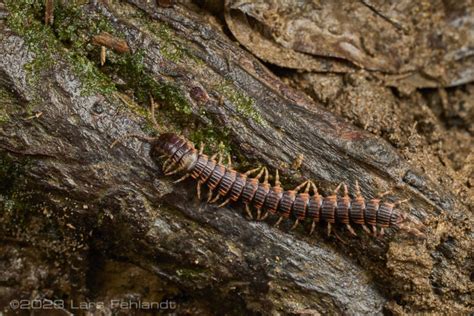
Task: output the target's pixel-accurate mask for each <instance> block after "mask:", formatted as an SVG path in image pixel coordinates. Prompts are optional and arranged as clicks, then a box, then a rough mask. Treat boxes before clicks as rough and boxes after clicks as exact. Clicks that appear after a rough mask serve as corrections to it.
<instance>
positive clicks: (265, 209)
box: [111, 102, 424, 237]
mask: <svg viewBox="0 0 474 316" xmlns="http://www.w3.org/2000/svg"><path fill="white" fill-rule="evenodd" d="M154 113H155V108H154V103H153V102H152V107H151V114H152V115H151V116H152V120H153V123H154V124H155V127H156V128H157V129H158V124H157V121H156V119H155V114H154ZM126 138H137V139H139V140H141V141H143V142H147V143H149V144H150V155H151V156H152V157H159V159H160V160H161V161H162V169H163V173H164V175H165V176H170V177H173V176H177V175H180V176H181V177H180V178H179V179H177V180H175V181H174V183H179V182H182V181H184V180H186V179H188V178H191V179H193V180H194V181H195V182H196V187H197V189H196V191H197V197H198V199H200V200H201V198H202V191H203V187H205V188H206V189H207V202H208V203H217V202H219V200H221V201H222V202H220V203H219V204H218V205H217V207H218V208H221V207H224V206H226V205H227V204H229V203H231V204H238V203H240V204H241V205H243V208H244V209H245V214H246V216H247V217H248V218H249V219H254V218H255V219H256V220H265V219H266V218H267V217H268V216H277V218H278V219H277V221H276V222H275V224H274V226H276V227H278V226H279V225H280V223H281V222H282V221H283V220H285V219H293V220H294V221H295V222H294V224H293V225H292V226H291V230H293V229H295V228H296V227H297V226H298V225H299V223H301V222H310V223H311V224H310V228H309V234H312V233H313V231H314V230H315V228H316V226H317V225H318V224H326V225H327V233H328V236H329V235H330V234H331V231H332V227H333V225H339V226H343V227H345V228H346V229H347V231H348V232H349V233H350V234H351V235H354V236H357V233H356V231H355V229H354V227H353V225H358V226H360V227H362V229H363V230H364V231H365V232H367V233H368V234H370V235H373V236H379V237H380V236H383V235H384V230H385V229H395V230H405V231H407V232H409V233H411V234H413V235H416V236H419V237H423V236H424V234H423V233H422V232H421V231H420V230H419V229H418V228H413V227H409V226H408V225H406V224H407V219H408V217H407V215H406V214H405V213H403V212H401V211H399V210H398V209H397V206H399V205H400V204H401V203H403V202H406V201H407V200H401V201H397V202H391V201H384V200H382V198H383V197H384V196H385V195H386V194H388V193H389V192H384V193H381V194H379V195H378V196H376V197H374V198H364V197H363V196H362V193H361V190H360V187H359V184H358V182H357V181H356V182H355V195H354V196H353V197H352V198H351V197H350V196H349V190H348V186H347V185H346V184H345V183H341V184H339V185H338V186H337V187H336V188H335V189H334V191H333V192H332V193H331V194H329V195H327V196H322V195H321V194H320V193H319V192H318V188H317V187H316V185H315V183H314V182H313V181H311V180H306V181H304V182H303V183H301V184H299V185H297V186H296V187H295V188H293V189H290V190H285V189H284V188H283V187H282V185H281V182H280V176H279V172H278V170H276V171H275V176H274V181H273V182H274V183H273V185H271V184H270V181H269V172H268V169H267V168H266V167H264V166H261V167H258V168H254V169H251V170H248V171H246V172H238V171H236V170H234V169H233V168H232V161H231V159H230V156H228V161H227V163H225V164H224V163H223V161H222V160H223V159H222V157H223V155H221V154H214V155H212V156H209V155H207V154H205V153H204V145H203V144H201V146H200V148H196V147H195V146H194V144H193V143H192V142H191V141H189V140H187V139H186V138H185V137H183V136H180V135H178V134H175V133H170V132H164V133H161V134H159V135H158V136H156V137H149V136H145V135H139V134H127V135H125V136H123V137H121V138H119V139H117V140H116V141H114V142H113V144H112V145H111V147H114V146H115V145H116V144H117V143H118V142H121V141H123V140H124V139H126ZM340 191H342V194H339V192H340ZM254 215H255V216H254ZM334 233H335V232H334Z"/></svg>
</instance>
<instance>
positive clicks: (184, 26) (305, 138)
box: [0, 0, 474, 315]
mask: <svg viewBox="0 0 474 316" xmlns="http://www.w3.org/2000/svg"><path fill="white" fill-rule="evenodd" d="M366 2H367V3H369V2H368V1H366ZM227 5H228V7H226V14H225V16H221V17H216V16H214V15H212V14H210V13H209V12H208V11H207V10H206V9H200V8H198V7H197V6H196V5H193V4H187V5H178V4H175V5H169V6H168V5H166V6H161V7H160V6H158V5H157V4H156V3H155V1H145V0H143V1H138V0H130V1H123V2H114V1H97V2H96V3H90V4H89V3H83V2H80V1H78V2H77V3H75V4H74V5H71V6H67V5H64V4H58V3H56V5H55V7H54V11H53V13H52V14H54V19H49V20H48V21H49V23H48V25H44V21H43V20H42V19H43V18H44V6H43V5H42V4H41V3H40V4H37V5H30V4H27V3H24V4H23V3H21V2H15V1H6V3H5V4H0V106H1V107H0V154H1V168H0V172H1V175H2V183H1V186H0V191H1V201H0V206H1V211H2V212H1V214H0V216H1V217H0V225H1V227H2V230H1V232H0V247H1V252H0V265H1V269H0V270H1V271H2V272H1V277H2V280H4V281H5V282H4V283H2V285H0V306H1V307H3V306H7V305H8V302H9V301H10V300H12V299H18V298H20V297H21V298H31V297H32V296H33V297H38V298H48V299H52V300H53V299H55V298H66V297H67V298H71V299H74V300H75V301H81V300H82V301H86V300H87V301H104V300H110V299H128V298H129V297H131V296H133V297H134V299H137V300H141V301H160V300H170V301H173V302H176V303H177V309H176V310H175V311H176V312H178V313H191V314H223V313H224V314H232V315H233V314H235V315H240V314H263V315H277V314H296V315H299V314H310V315H312V314H350V315H352V314H396V315H398V314H405V313H420V312H427V313H435V312H441V313H448V314H449V313H451V314H453V313H469V312H470V311H471V312H472V290H473V288H472V264H473V262H472V248H473V247H472V246H473V245H472V227H473V225H472V224H473V217H472V206H473V201H472V199H473V198H472V185H473V183H472V174H473V168H472V163H473V156H472V153H470V151H469V148H472V133H473V130H472V111H473V107H474V106H473V102H472V96H473V95H474V86H473V84H472V83H467V84H464V85H462V86H460V87H456V88H448V87H444V86H440V87H438V88H436V89H425V90H414V89H408V90H409V91H410V93H409V94H406V93H408V92H407V90H403V91H402V92H399V91H396V89H395V88H393V85H391V84H390V82H388V81H383V80H381V79H380V78H381V76H380V74H378V75H377V74H373V73H372V71H376V70H377V69H375V70H374V69H372V68H371V67H366V69H364V67H365V65H366V64H367V65H369V66H370V65H373V66H374V67H375V66H377V67H379V66H380V65H382V61H380V63H379V64H377V63H376V62H374V61H371V59H363V61H360V63H356V65H355V66H357V67H355V66H354V65H349V64H348V63H347V62H346V61H343V60H342V61H341V60H339V62H338V63H337V65H336V66H337V67H340V69H339V70H341V71H339V70H338V71H335V72H327V73H326V72H324V73H311V72H304V71H300V72H293V71H284V69H282V68H278V67H276V66H274V65H272V64H263V63H262V62H261V61H259V60H258V59H257V58H256V57H255V56H254V55H252V53H253V54H255V55H256V56H259V53H258V52H252V49H251V48H249V47H247V48H248V49H249V50H248V51H247V50H246V49H244V48H243V47H242V46H239V44H238V42H237V41H238V40H240V39H239V36H238V35H235V38H234V37H232V35H231V33H232V31H233V26H235V24H232V23H238V21H235V20H233V21H231V22H229V19H230V18H231V17H232V16H231V15H230V14H231V13H233V12H232V10H236V8H239V7H238V6H237V5H236V4H235V3H227ZM234 13H235V12H234ZM244 13H245V12H244ZM241 14H242V13H241ZM226 20H227V21H228V22H227V23H228V25H229V28H230V31H229V30H228V29H225V27H224V26H223V24H222V23H224V21H226ZM66 25H68V26H70V27H69V28H65V26H66ZM104 34H106V39H107V40H106V41H105V42H104V41H97V38H100V36H104ZM111 43H112V44H111ZM125 43H126V44H125ZM313 44H316V43H313ZM102 45H105V46H108V47H109V48H110V49H107V54H106V60H105V63H104V65H102V66H101V60H102V61H103V51H102V48H101V46H102ZM242 45H243V46H246V44H245V43H244V42H243V43H242ZM272 45H273V44H272ZM114 47H120V48H121V49H115V51H114ZM328 47H329V46H328ZM122 48H123V49H122ZM424 53H426V52H424ZM323 55H324V54H323ZM259 57H260V56H259ZM342 57H344V56H342ZM346 57H347V56H346ZM347 58H348V59H350V56H349V57H347ZM263 59H265V58H263ZM265 61H268V60H265ZM390 62H392V61H390ZM390 62H388V61H386V62H385V64H387V63H388V64H389V65H391V64H390ZM276 64H277V66H278V63H276ZM279 66H281V65H279ZM348 67H349V68H350V69H351V70H350V71H346V70H348V69H349V68H348ZM377 67H375V68H377ZM289 68H292V67H289ZM294 68H298V67H294ZM269 69H271V70H272V71H271V70H269ZM344 69H345V70H344ZM308 70H314V69H311V68H310V67H309V69H308ZM319 70H321V69H319ZM341 72H342V74H341ZM463 78H464V77H463ZM416 88H418V87H416ZM150 97H153V99H154V100H155V102H156V103H157V104H159V108H158V110H157V113H156V114H157V119H158V124H159V125H160V126H161V127H162V128H164V129H165V130H168V131H170V132H176V133H179V134H182V135H183V136H185V137H187V138H188V139H190V140H192V141H194V142H195V143H196V145H198V143H199V142H201V141H203V142H204V143H206V146H207V147H206V152H207V153H209V154H211V153H215V152H222V153H223V154H230V155H231V156H232V158H233V161H234V165H235V167H236V168H237V169H238V170H240V171H246V170H248V169H250V168H252V167H255V166H258V165H265V166H267V167H268V168H269V170H270V171H271V172H272V173H274V171H275V169H279V170H280V173H281V175H282V182H283V184H282V185H283V187H285V189H290V188H293V187H295V186H296V185H297V184H299V183H301V182H302V181H304V180H306V179H311V180H313V181H314V182H315V183H316V184H317V186H318V188H319V190H320V193H322V194H324V195H328V194H330V193H331V192H332V190H333V189H334V188H335V187H336V186H337V185H338V184H339V183H341V182H345V183H347V184H348V185H349V187H350V189H351V192H353V189H354V183H355V181H356V180H357V181H358V182H359V184H360V186H361V190H362V194H363V195H364V196H365V197H367V198H369V197H374V196H376V195H377V194H378V193H380V192H385V191H387V190H391V192H392V193H391V194H390V195H388V198H390V199H392V200H394V201H396V200H403V199H409V202H408V203H405V204H403V205H402V206H401V207H400V209H401V211H402V212H405V213H409V214H411V216H413V217H414V218H417V219H418V220H419V221H421V222H422V223H424V225H425V226H426V232H425V233H426V239H419V238H414V237H413V236H410V235H407V234H404V233H402V232H398V233H397V232H388V233H387V235H386V236H385V237H384V238H382V239H377V238H373V237H370V236H368V235H367V234H365V233H364V232H363V231H362V230H361V229H360V228H357V233H358V237H351V236H350V234H348V233H347V232H344V230H342V229H339V230H338V234H339V235H340V236H341V237H342V239H343V240H344V241H345V242H342V241H340V240H338V239H336V238H334V237H330V238H328V237H326V230H325V229H326V228H325V227H323V226H322V225H321V226H319V227H318V229H317V231H316V232H315V233H314V234H313V235H311V236H308V234H307V232H308V229H309V225H308V224H306V225H300V226H299V228H298V229H296V230H294V231H289V228H290V227H291V225H292V224H293V223H292V222H291V221H286V222H284V223H282V224H283V225H281V227H280V228H274V227H272V224H273V223H274V222H275V221H276V218H270V219H268V220H266V221H265V222H255V221H249V220H247V219H246V218H245V216H244V212H243V209H242V208H241V207H240V206H238V205H230V206H226V207H225V208H220V209H218V208H216V207H215V205H207V204H206V203H205V202H204V201H198V200H197V198H196V191H195V183H194V182H193V181H184V182H182V183H179V184H173V180H175V178H170V177H166V176H164V175H163V173H162V172H161V169H160V164H159V163H156V161H154V160H153V159H151V158H150V156H149V149H150V148H149V145H147V144H144V143H141V142H140V141H139V140H131V139H130V140H126V141H124V142H123V143H121V144H118V145H117V146H115V147H114V148H112V149H111V148H110V144H111V143H112V142H113V141H114V140H116V139H117V138H119V137H120V136H122V135H125V134H127V133H139V134H143V135H150V136H151V135H154V133H155V131H154V129H153V124H152V122H151V118H150V113H149V110H148V107H149V100H150ZM302 157H304V159H303V158H302ZM299 160H301V161H299ZM295 161H296V162H297V163H295ZM26 275H28V276H29V278H30V279H31V280H33V281H34V282H33V281H32V282H20V280H22V279H23V278H24V276H26ZM131 276H134V277H131ZM51 280H53V281H51Z"/></svg>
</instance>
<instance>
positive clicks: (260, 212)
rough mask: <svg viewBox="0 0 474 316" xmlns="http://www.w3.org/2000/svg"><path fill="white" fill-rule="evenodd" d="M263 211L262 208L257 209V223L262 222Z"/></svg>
mask: <svg viewBox="0 0 474 316" xmlns="http://www.w3.org/2000/svg"><path fill="white" fill-rule="evenodd" d="M261 217H262V209H261V208H257V221H261V220H262V218H261Z"/></svg>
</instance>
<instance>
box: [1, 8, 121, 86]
mask: <svg viewBox="0 0 474 316" xmlns="http://www.w3.org/2000/svg"><path fill="white" fill-rule="evenodd" d="M78 3H79V2H77V3H75V2H72V3H70V4H62V5H59V4H56V6H55V23H54V24H53V26H52V27H51V26H47V25H44V24H43V23H42V18H43V12H44V5H43V2H42V1H14V0H7V1H6V2H5V4H6V6H7V9H8V11H9V15H8V17H7V24H8V26H9V27H10V28H11V29H12V30H13V31H14V32H15V33H17V34H18V35H20V36H22V37H23V39H24V40H25V43H26V44H27V46H28V49H29V50H30V51H31V52H32V53H33V54H34V58H33V60H32V61H31V62H29V63H28V64H26V65H25V69H26V70H27V71H28V78H27V80H28V83H29V84H30V85H31V86H32V87H34V86H36V85H37V84H38V83H39V82H40V78H41V73H42V72H43V71H46V70H50V69H52V67H53V66H54V65H55V64H56V63H57V62H58V60H60V59H63V60H66V61H68V62H69V63H70V64H71V65H72V67H73V70H74V73H75V74H76V75H77V76H78V78H79V80H80V81H81V84H82V88H83V89H82V90H83V91H82V93H83V94H84V95H91V94H94V93H103V94H110V93H111V92H113V91H114V90H115V87H114V84H113V83H112V81H111V80H110V79H109V78H108V77H107V76H105V75H104V74H103V73H101V72H100V70H98V69H97V67H96V66H95V65H94V63H92V62H91V61H90V60H88V59H87V57H86V56H87V51H86V50H85V48H84V47H85V46H86V43H87V41H88V40H89V38H88V37H86V36H84V34H81V32H79V30H81V29H84V30H89V29H92V30H93V31H94V32H95V33H98V32H100V31H101V30H105V31H110V25H108V24H107V23H106V22H104V21H105V20H104V19H103V18H98V19H97V20H94V19H93V18H92V17H88V18H87V19H86V20H83V19H82V17H81V15H80V6H81V5H78ZM65 46H69V47H65Z"/></svg>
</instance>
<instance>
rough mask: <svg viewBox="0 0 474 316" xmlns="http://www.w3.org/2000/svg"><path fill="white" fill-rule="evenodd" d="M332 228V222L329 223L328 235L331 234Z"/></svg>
mask: <svg viewBox="0 0 474 316" xmlns="http://www.w3.org/2000/svg"><path fill="white" fill-rule="evenodd" d="M331 228H332V225H331V223H328V237H329V236H331Z"/></svg>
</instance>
